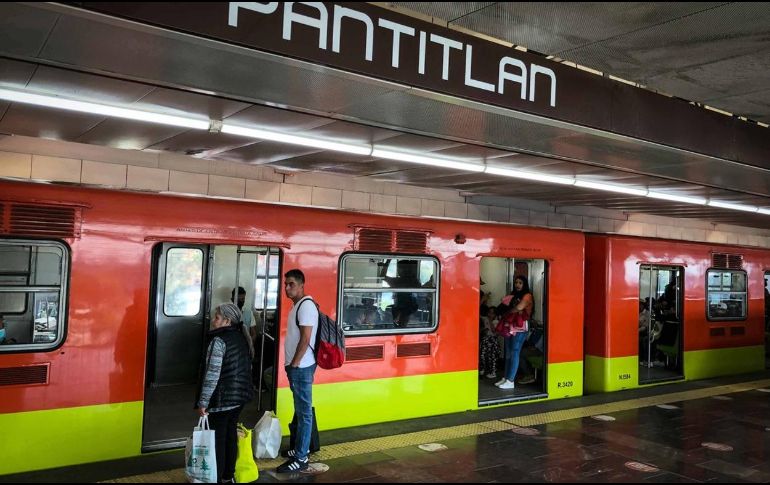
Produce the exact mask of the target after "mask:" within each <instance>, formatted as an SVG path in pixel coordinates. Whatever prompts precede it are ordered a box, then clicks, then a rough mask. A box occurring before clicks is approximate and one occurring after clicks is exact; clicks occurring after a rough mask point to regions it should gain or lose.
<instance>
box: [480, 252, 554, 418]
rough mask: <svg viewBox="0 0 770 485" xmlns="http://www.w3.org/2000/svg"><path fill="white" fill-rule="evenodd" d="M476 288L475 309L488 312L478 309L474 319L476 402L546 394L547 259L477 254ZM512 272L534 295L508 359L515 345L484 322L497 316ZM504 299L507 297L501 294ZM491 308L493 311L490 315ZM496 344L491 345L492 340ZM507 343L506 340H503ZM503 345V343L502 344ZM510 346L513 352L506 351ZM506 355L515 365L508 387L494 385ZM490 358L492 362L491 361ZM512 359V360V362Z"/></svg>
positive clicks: (511, 281)
mask: <svg viewBox="0 0 770 485" xmlns="http://www.w3.org/2000/svg"><path fill="white" fill-rule="evenodd" d="M480 264H481V268H480V272H479V274H480V276H481V280H482V282H483V284H482V285H481V287H480V291H481V292H482V293H481V295H480V301H481V305H480V308H481V309H482V310H481V313H483V309H486V308H490V309H492V313H490V314H489V315H482V314H480V315H479V317H480V323H479V395H478V400H479V405H488V404H497V403H502V402H507V401H512V400H516V399H520V398H527V399H531V398H532V397H533V396H539V395H542V396H545V395H546V383H547V379H546V375H545V374H546V370H547V367H548V365H547V364H548V363H547V359H546V355H547V352H546V340H547V339H546V334H547V321H548V319H547V305H546V303H545V302H546V301H547V289H548V285H547V263H546V261H545V260H542V259H513V258H498V257H485V258H482V259H481V263H480ZM517 277H522V278H524V279H525V280H526V281H527V283H528V286H529V288H530V292H531V293H532V296H533V298H534V305H533V312H532V315H531V316H530V318H529V321H528V329H529V330H528V332H527V333H526V337H524V341H523V345H522V346H521V348H520V350H519V354H518V358H517V359H514V358H513V355H514V353H515V349H516V347H514V346H513V345H511V342H512V341H510V342H509V341H508V340H506V339H503V338H502V337H498V336H496V334H495V335H492V332H493V331H494V326H495V325H494V324H490V323H489V322H490V321H493V320H494V319H497V320H498V321H499V318H501V317H502V315H501V314H503V313H505V307H504V306H501V304H503V303H504V299H506V296H507V295H510V294H511V292H512V291H513V290H514V281H515V279H516V278H517ZM506 300H507V299H506ZM495 312H496V314H495ZM493 342H496V343H497V350H495V347H494V345H493ZM506 343H508V345H506ZM506 347H507V348H506ZM511 348H514V353H512V352H511ZM509 353H510V354H511V358H510V359H509V364H508V365H509V366H511V365H512V366H518V369H517V370H516V372H515V377H514V383H515V386H514V388H513V389H505V388H500V387H498V386H496V385H495V384H496V383H499V382H500V381H501V380H502V379H503V378H504V377H506V376H505V372H506V370H511V369H507V368H506V357H507V354H509ZM493 360H494V362H493ZM514 361H515V363H514Z"/></svg>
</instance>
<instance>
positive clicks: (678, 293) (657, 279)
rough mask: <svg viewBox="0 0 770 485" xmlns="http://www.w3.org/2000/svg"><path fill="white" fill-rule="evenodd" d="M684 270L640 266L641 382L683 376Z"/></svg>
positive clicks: (668, 267) (645, 382)
mask: <svg viewBox="0 0 770 485" xmlns="http://www.w3.org/2000/svg"><path fill="white" fill-rule="evenodd" d="M682 278H683V271H682V268H680V267H674V266H653V265H641V266H640V269H639V320H638V322H637V323H638V326H637V330H638V331H637V334H638V338H639V383H640V384H649V383H653V382H660V381H666V380H671V379H680V378H682V377H683V372H682V370H683V367H684V366H683V362H682V360H683V359H682V344H683V329H684V322H683V318H682V315H683V314H684V313H683V311H682V302H683V298H682V288H684V286H683V280H682Z"/></svg>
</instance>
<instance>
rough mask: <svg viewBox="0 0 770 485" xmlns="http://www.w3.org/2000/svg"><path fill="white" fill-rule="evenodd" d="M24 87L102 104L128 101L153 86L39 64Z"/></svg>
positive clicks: (139, 96)
mask: <svg viewBox="0 0 770 485" xmlns="http://www.w3.org/2000/svg"><path fill="white" fill-rule="evenodd" d="M27 88H28V89H29V90H31V91H33V92H36V93H41V94H54V95H58V96H63V97H65V98H75V99H88V100H91V101H92V102H94V103H104V104H131V103H134V102H135V101H137V100H139V99H141V98H142V97H143V96H146V95H147V94H149V93H150V92H152V91H153V89H154V88H153V87H152V86H147V85H146V84H140V83H135V82H131V81H123V80H120V79H114V78H110V77H105V76H94V75H92V74H85V73H81V72H77V71H70V70H67V69H57V68H53V67H47V66H39V67H38V69H37V70H36V71H35V75H34V76H33V77H32V80H31V81H30V82H29V84H28V85H27Z"/></svg>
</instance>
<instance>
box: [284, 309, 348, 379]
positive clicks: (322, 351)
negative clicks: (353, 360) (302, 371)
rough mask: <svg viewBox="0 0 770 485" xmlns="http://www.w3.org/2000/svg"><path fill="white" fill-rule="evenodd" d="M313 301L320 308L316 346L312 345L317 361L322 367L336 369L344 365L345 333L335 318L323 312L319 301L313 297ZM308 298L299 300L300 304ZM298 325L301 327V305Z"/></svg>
mask: <svg viewBox="0 0 770 485" xmlns="http://www.w3.org/2000/svg"><path fill="white" fill-rule="evenodd" d="M307 299H308V300H310V301H312V302H313V304H314V305H315V307H316V309H317V310H318V329H317V330H316V334H315V346H312V345H311V346H310V349H311V350H312V351H313V355H314V356H315V361H316V363H317V364H318V367H320V368H321V369H336V368H337V367H342V364H343V363H344V362H345V334H344V332H343V331H342V327H340V326H339V325H337V322H335V321H334V320H333V319H331V318H330V317H329V316H328V315H326V314H325V313H322V312H321V308H320V307H319V306H318V303H316V302H315V301H313V299H312V298H307ZM305 301H306V300H304V299H303V300H302V301H300V302H299V304H300V305H302V303H304V302H305ZM296 315H297V321H296V323H297V327H299V326H300V325H299V306H297V313H296Z"/></svg>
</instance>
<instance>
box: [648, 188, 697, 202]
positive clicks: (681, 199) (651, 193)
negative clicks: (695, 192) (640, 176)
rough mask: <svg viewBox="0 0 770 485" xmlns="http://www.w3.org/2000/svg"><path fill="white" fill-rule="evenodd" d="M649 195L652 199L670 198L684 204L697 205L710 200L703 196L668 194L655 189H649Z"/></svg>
mask: <svg viewBox="0 0 770 485" xmlns="http://www.w3.org/2000/svg"><path fill="white" fill-rule="evenodd" d="M647 197H650V198H652V199H660V200H669V201H671V202H682V203H684V204H696V205H706V202H708V201H707V200H706V199H704V198H702V197H685V196H682V195H673V194H667V193H665V192H655V191H653V190H649V191H647Z"/></svg>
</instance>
